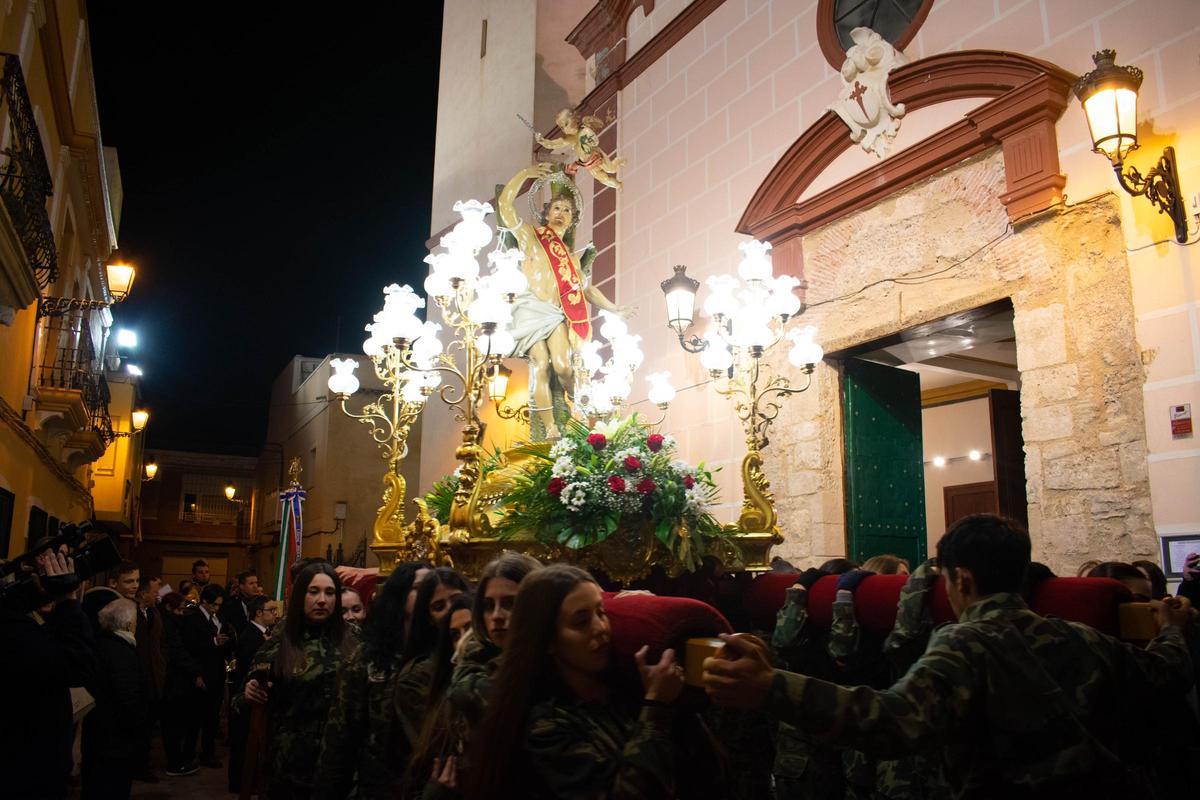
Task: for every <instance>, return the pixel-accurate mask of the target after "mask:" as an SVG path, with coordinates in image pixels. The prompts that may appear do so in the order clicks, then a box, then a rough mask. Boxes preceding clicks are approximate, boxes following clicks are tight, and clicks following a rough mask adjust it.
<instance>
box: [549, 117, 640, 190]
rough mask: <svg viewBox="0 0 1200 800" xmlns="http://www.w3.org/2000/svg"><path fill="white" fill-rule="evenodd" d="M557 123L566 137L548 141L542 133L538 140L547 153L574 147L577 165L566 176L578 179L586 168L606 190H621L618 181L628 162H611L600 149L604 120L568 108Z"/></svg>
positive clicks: (558, 118)
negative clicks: (618, 173)
mask: <svg viewBox="0 0 1200 800" xmlns="http://www.w3.org/2000/svg"><path fill="white" fill-rule="evenodd" d="M554 122H555V124H557V125H558V129H559V130H560V131H562V136H559V137H558V138H556V139H547V138H546V137H544V136H542V135H541V134H540V133H538V134H535V136H534V138H535V139H537V143H538V144H540V145H541V146H542V147H544V148H546V149H547V150H559V149H562V148H564V147H570V148H571V149H572V150H573V151H574V152H575V158H576V161H575V162H573V163H571V164H568V165H567V166H566V168H565V171H566V173H567V174H568V175H570V176H572V177H574V176H575V173H576V172H578V171H579V168H580V167H583V168H584V169H586V170H587V171H588V172H589V173H591V176H592V177H593V178H595V179H596V180H598V181H600V183H602V184H604V185H605V186H611V187H612V188H614V189H620V188H621V182H620V181H619V180H617V170H618V169H620V168H621V167H623V166H625V159H623V158H609V156H608V154H607V153H605V152H604V151H603V150H601V149H600V131H602V130H604V125H605V123H604V120H602V119H600V118H599V117H593V116H590V115H588V116H581V115H580V114H579V112H578V111H576V110H575V109H573V108H564V109H563V110H562V111H559V112H558V113H557V114H555V115H554Z"/></svg>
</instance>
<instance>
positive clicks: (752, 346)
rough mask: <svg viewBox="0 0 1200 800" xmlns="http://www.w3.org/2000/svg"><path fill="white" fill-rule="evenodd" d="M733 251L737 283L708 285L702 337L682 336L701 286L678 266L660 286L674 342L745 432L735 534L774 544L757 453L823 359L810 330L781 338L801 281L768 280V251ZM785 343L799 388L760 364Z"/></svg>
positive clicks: (771, 508) (722, 280)
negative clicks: (696, 363) (694, 359)
mask: <svg viewBox="0 0 1200 800" xmlns="http://www.w3.org/2000/svg"><path fill="white" fill-rule="evenodd" d="M739 249H740V250H741V251H742V256H743V257H742V261H741V263H740V264H739V265H738V276H739V277H740V278H741V281H740V282H739V280H738V278H735V277H733V276H732V275H716V276H713V277H710V278H709V279H708V280H707V284H708V287H709V290H710V291H709V296H708V297H707V298H706V300H705V302H704V312H705V314H707V315H708V317H709V319H710V321H711V324H710V325H709V327H708V329H707V331H706V332H705V334H704V336H703V337H700V336H696V335H694V334H692V335H690V336H689V335H688V334H687V331H688V329H689V328H690V327H691V325H692V322H693V317H694V312H695V307H696V292H697V290H698V289H699V288H700V282H699V281H697V280H695V279H694V278H690V277H688V275H687V268H686V267H684V266H683V265H678V266H676V267H675V274H674V275H673V276H672V277H670V278H668V279H667V280H665V281H663V282H662V284H661V286H662V290H663V294H664V295H666V302H667V320H668V324H669V325H670V326H671V328H672V329H674V331H675V333H676V335H677V336H678V337H679V344H680V346H681V347H682V348H683V349H684V350H685V351H687V352H689V353H697V354H699V356H700V363H701V364H703V366H704V368H705V369H706V370H708V374H709V376H710V377H711V378H712V380H713V386H714V388H715V389H716V391H717V392H718V393H719V394H721V395H724V396H726V397H729V398H730V399H732V400H733V403H734V409H735V410H736V413H737V416H738V419H739V420H741V422H742V426H743V428H744V429H745V434H746V456H745V458H743V459H742V489H743V500H742V512H741V515H740V516H739V518H738V521H737V525H736V527H737V529H738V530H741V531H746V532H762V533H768V534H770V535H771V536H772V537H775V538H776V539H779V537H780V536H781V534H780V531H779V525H778V517H777V515H776V513H775V498H774V496H773V495H772V493H771V490H770V489H771V486H770V482H769V481H768V480H767V477H766V475H765V474H764V473H763V471H762V463H763V462H762V451H763V450H764V449H765V448H766V447H767V445H768V444H769V443H770V440H769V438H768V436H767V434H768V431H769V429H770V426H771V423H772V422H773V421H774V420H775V419H776V418H777V417H778V416H779V412H780V410H781V408H782V405H781V401H782V400H783V398H785V397H787V396H788V395H793V394H799V393H800V392H803V391H805V390H807V389H808V388H809V386H810V385H811V383H812V373H813V369H814V368H815V366H816V364H817V363H818V362H820V361H821V359H822V358H823V357H824V352H823V351H822V350H821V346H820V345H819V344H817V342H816V340H815V336H816V332H817V331H816V328H814V327H813V326H805V327H803V328H797V329H792V330H790V331H787V330H786V326H787V322H788V321H789V320H791V319H793V318H795V317H796V316H797V315H798V314H800V313H801V312H802V311H803V310H804V306H803V304H802V303H801V301H800V298H798V297H797V296H796V295H795V293H794V289H795V288H796V287H797V286H799V285H800V281H798V280H797V279H796V278H794V277H792V276H790V275H781V276H778V277H775V276H774V275H773V274H772V266H771V255H770V251H771V245H770V243H766V242H757V241H749V242H743V243H742V244H741V245H739ZM743 283H744V285H743ZM784 339H789V340H791V341H792V348H791V350H790V351H789V353H788V360H789V361H790V362H791V363H792V364H793V365H794V366H796V367H798V368H800V370H801V371H802V372H803V374H804V375H805V383H804V385H803V386H795V387H794V386H792V385H791V382H790V381H789V380H788V378H787V377H786V376H784V375H779V374H777V373H773V372H771V371H770V370H769V367H767V366H765V365H764V364H763V357H764V356H765V355H766V354H767V353H768V352H769V351H770V350H772V349H773V348H774V347H775V345H777V344H778V343H780V342H781V341H783V340H784Z"/></svg>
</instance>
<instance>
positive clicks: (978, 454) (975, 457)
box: [967, 450, 983, 461]
mask: <svg viewBox="0 0 1200 800" xmlns="http://www.w3.org/2000/svg"><path fill="white" fill-rule="evenodd" d="M967 458H969V459H971V460H972V461H979V460H980V459H981V458H983V453H981V452H979V451H978V450H972V451H971V452H969V453H967Z"/></svg>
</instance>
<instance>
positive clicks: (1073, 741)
mask: <svg viewBox="0 0 1200 800" xmlns="http://www.w3.org/2000/svg"><path fill="white" fill-rule="evenodd" d="M1191 680H1192V675H1191V662H1190V659H1189V657H1188V653H1187V649H1186V645H1185V643H1184V639H1183V634H1182V632H1181V631H1180V630H1179V629H1178V628H1177V627H1173V626H1172V627H1168V628H1164V629H1163V631H1162V632H1161V633H1160V634H1159V636H1158V638H1156V639H1155V640H1154V641H1153V642H1152V643H1151V644H1150V646H1149V647H1148V648H1147V649H1145V650H1140V649H1138V648H1136V647H1134V646H1132V645H1129V644H1126V643H1123V642H1120V641H1117V640H1116V639H1113V638H1111V637H1108V636H1105V635H1104V634H1101V633H1099V632H1097V631H1095V630H1092V629H1091V628H1088V627H1087V626H1084V625H1077V624H1075V623H1070V622H1066V621H1063V620H1058V619H1046V618H1044V617H1041V616H1038V615H1037V614H1035V613H1033V612H1032V611H1030V610H1029V608H1028V607H1027V606H1026V605H1025V602H1024V600H1022V599H1021V597H1020V595H1018V594H1008V593H1001V594H995V595H990V596H988V597H986V598H984V599H983V600H981V601H979V602H977V603H974V604H972V605H971V606H970V607H968V608H967V609H966V610H965V611H964V612H963V614H962V617H961V619H960V621H959V624H957V625H948V626H946V627H944V628H941V629H940V630H938V631H937V632H935V633H934V634H933V637H932V639H931V641H930V643H929V647H928V648H927V649H926V651H925V654H924V655H923V656H922V657H921V659H920V660H919V661H917V663H916V664H914V665H913V666H912V668H911V669H910V670H909V671H908V672H907V673H906V674H905V676H904V677H903V678H901V679H900V681H898V682H897V683H896V684H895V685H894V686H892V687H891V688H890V689H886V690H883V691H876V690H874V689H870V688H868V687H865V686H857V687H843V686H838V685H837V684H833V683H829V682H826V681H822V680H819V679H816V678H810V677H806V676H803V675H797V674H793V673H788V672H783V671H779V672H777V673H776V677H775V682H774V685H773V687H772V691H771V695H770V697H769V699H768V701H767V707H768V708H770V709H772V710H773V711H774V712H775V713H777V714H778V715H779V716H780V718H781V719H784V720H786V721H788V722H789V723H791V724H793V725H795V726H796V727H797V728H798V729H800V730H802V731H804V732H806V733H808V734H809V735H811V736H815V737H819V738H820V739H821V740H823V741H826V742H829V743H831V744H833V745H836V746H841V747H853V748H857V749H860V750H863V751H864V752H867V753H870V754H872V755H874V756H878V757H884V758H896V757H898V756H904V755H907V754H910V753H916V752H934V751H936V752H937V755H938V756H939V757H940V760H941V763H942V769H943V774H944V777H945V780H946V783H947V785H948V786H949V788H950V790H951V795H952V796H954V797H969V798H1011V797H1043V796H1045V797H1051V796H1056V797H1066V796H1094V797H1110V796H1114V794H1116V795H1118V796H1123V797H1130V796H1133V795H1132V794H1131V792H1132V791H1133V787H1131V786H1130V784H1129V782H1128V781H1127V777H1128V772H1127V770H1126V768H1125V766H1124V765H1123V764H1122V763H1121V761H1120V754H1119V753H1116V752H1114V745H1113V743H1114V742H1115V741H1116V740H1117V739H1118V738H1119V734H1120V730H1121V721H1122V718H1121V705H1122V701H1124V700H1130V699H1132V700H1133V701H1134V702H1147V703H1152V702H1159V701H1161V700H1163V699H1164V697H1163V695H1168V694H1171V693H1178V694H1182V693H1183V692H1185V691H1186V690H1187V689H1188V687H1189V686H1190V684H1191ZM1131 696H1132V697H1131Z"/></svg>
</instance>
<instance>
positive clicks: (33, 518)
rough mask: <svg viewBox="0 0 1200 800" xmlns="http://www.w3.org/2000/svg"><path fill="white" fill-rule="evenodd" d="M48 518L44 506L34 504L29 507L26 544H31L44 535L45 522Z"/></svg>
mask: <svg viewBox="0 0 1200 800" xmlns="http://www.w3.org/2000/svg"><path fill="white" fill-rule="evenodd" d="M49 519H50V518H49V517H48V516H47V515H46V510H45V509H44V508H38V507H37V506H34V507H33V508H31V509H29V530H28V531H27V533H26V539H25V544H26V545H32V544H33V543H34V542H36V541H37V540H38V539H40V538H42V537H43V536H45V535H46V523H47V522H48V521H49Z"/></svg>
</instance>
